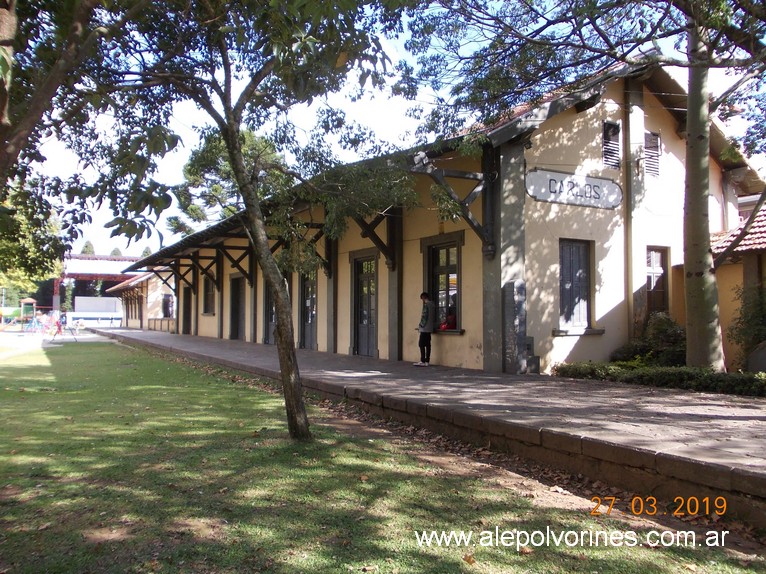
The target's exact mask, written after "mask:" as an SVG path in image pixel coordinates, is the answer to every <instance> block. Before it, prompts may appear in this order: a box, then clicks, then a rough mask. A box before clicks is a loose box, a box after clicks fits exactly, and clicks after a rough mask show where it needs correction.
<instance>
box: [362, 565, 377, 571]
mask: <svg viewBox="0 0 766 574" xmlns="http://www.w3.org/2000/svg"><path fill="white" fill-rule="evenodd" d="M377 569H378V567H377V566H362V572H375V570H377Z"/></svg>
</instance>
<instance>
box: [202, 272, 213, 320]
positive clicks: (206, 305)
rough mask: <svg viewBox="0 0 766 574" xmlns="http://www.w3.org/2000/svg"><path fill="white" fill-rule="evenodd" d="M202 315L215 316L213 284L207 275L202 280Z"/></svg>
mask: <svg viewBox="0 0 766 574" xmlns="http://www.w3.org/2000/svg"><path fill="white" fill-rule="evenodd" d="M202 313H203V314H204V315H215V283H213V280H212V279H211V278H210V277H208V276H207V275H205V276H204V277H203V278H202Z"/></svg>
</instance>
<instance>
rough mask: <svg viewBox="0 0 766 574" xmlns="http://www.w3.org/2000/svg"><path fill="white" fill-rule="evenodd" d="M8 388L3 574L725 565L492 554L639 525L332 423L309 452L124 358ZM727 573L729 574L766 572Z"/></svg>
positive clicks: (275, 428)
mask: <svg viewBox="0 0 766 574" xmlns="http://www.w3.org/2000/svg"><path fill="white" fill-rule="evenodd" d="M0 389H2V390H0V393H1V394H0V416H2V418H3V421H4V423H3V432H2V435H0V571H7V572H9V574H10V573H16V572H30V573H31V572H35V573H37V572H60V573H71V572H216V573H222V572H279V573H294V572H307V573H308V572H311V573H313V572H348V571H357V572H359V571H374V572H401V573H404V572H423V573H437V572H438V573H445V572H476V571H480V572H562V573H563V572H587V573H590V572H594V571H598V572H602V573H603V572H620V573H631V572H636V573H640V572H658V573H663V572H668V573H669V572H677V571H679V570H680V569H682V568H683V565H684V564H691V565H695V567H697V565H698V566H700V567H702V566H703V565H705V566H706V565H707V564H708V562H709V560H710V559H711V554H710V553H708V552H704V553H703V552H700V551H699V550H698V549H693V550H687V549H678V548H676V549H668V550H661V551H660V550H648V549H644V548H612V547H609V548H605V547H603V546H602V547H599V548H583V547H581V546H575V547H567V546H566V545H560V546H558V547H556V546H540V547H531V545H530V547H528V550H531V552H527V551H523V552H519V551H517V548H516V547H515V546H513V545H512V546H511V547H503V546H497V545H495V546H489V547H481V546H480V545H478V543H479V540H478V538H479V535H480V533H481V532H492V531H494V529H495V527H498V529H499V530H500V531H503V530H513V529H517V530H520V531H527V532H532V531H534V530H540V531H543V532H544V531H546V529H548V528H549V529H550V530H552V531H554V532H563V531H569V530H573V531H577V532H580V531H591V530H592V531H597V530H604V529H605V528H608V527H610V528H612V529H614V528H617V529H619V528H624V526H620V525H616V524H611V525H609V526H607V525H605V524H604V523H603V522H592V521H589V520H588V517H585V516H582V514H580V513H573V512H567V511H563V510H556V509H552V510H542V509H539V508H532V506H531V504H530V502H529V500H527V499H524V498H521V497H519V496H517V495H516V494H514V493H513V492H511V491H509V490H507V489H503V488H500V487H498V486H497V485H495V484H493V483H492V482H491V481H482V480H480V479H477V478H472V477H465V476H454V475H443V474H442V473H440V472H439V471H438V469H436V468H434V467H431V466H429V465H428V464H425V463H422V462H419V461H418V460H417V459H416V458H414V457H410V456H407V455H406V454H402V453H398V452H396V450H395V449H392V448H391V445H390V444H388V443H387V442H386V441H382V440H374V441H372V440H368V439H364V438H352V437H349V436H346V435H342V434H338V433H336V432H334V431H332V430H330V429H327V428H322V427H319V426H316V425H315V428H314V432H315V435H316V439H315V440H314V441H312V442H310V443H294V442H292V441H291V440H290V439H289V438H288V436H287V433H286V428H285V424H284V411H283V405H282V403H281V401H280V400H279V399H278V398H276V397H274V396H273V395H270V394H267V393H264V392H262V391H260V390H258V389H257V388H255V386H254V385H253V384H249V383H248V382H247V381H246V380H239V381H232V380H230V379H228V378H227V377H225V376H223V375H217V374H216V372H215V371H211V372H209V373H203V372H201V371H200V370H199V369H193V368H190V367H189V366H188V365H185V364H183V363H180V362H172V361H170V362H169V361H166V360H162V359H160V358H157V357H155V356H152V355H149V354H146V353H144V352H139V351H134V350H130V349H127V348H124V347H118V346H112V345H110V346H103V345H65V346H64V347H62V348H59V349H52V350H50V351H48V352H46V353H45V354H44V355H43V354H42V353H39V354H38V355H34V354H33V355H29V356H26V357H25V358H23V359H18V358H17V359H16V361H14V362H13V363H10V364H5V365H3V370H2V374H0ZM442 530H444V531H451V530H463V531H470V532H472V533H473V535H474V536H475V537H476V538H475V539H474V540H473V543H474V544H475V546H470V547H466V546H465V545H453V546H451V547H437V546H435V545H432V546H431V547H423V546H419V545H418V543H417V540H416V536H415V533H416V532H423V531H426V532H430V531H437V532H438V531H442ZM467 555H470V557H468V556H467ZM472 559H473V560H476V561H477V562H476V564H474V565H470V564H469V563H468V562H469V561H470V560H472ZM715 559H716V560H724V562H721V563H722V564H723V563H726V568H727V569H726V570H722V571H726V572H729V571H731V572H737V571H743V572H744V571H753V570H752V568H749V569H747V570H741V569H739V567H738V565H737V563H736V562H733V561H728V562H726V560H725V559H723V558H722V557H721V556H716V558H715ZM466 560H468V561H466ZM365 568H366V569H367V570H364V569H365Z"/></svg>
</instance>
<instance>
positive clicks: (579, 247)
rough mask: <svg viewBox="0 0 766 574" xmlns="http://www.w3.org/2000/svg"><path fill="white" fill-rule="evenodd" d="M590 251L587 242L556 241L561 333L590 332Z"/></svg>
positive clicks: (589, 245)
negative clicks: (573, 331)
mask: <svg viewBox="0 0 766 574" xmlns="http://www.w3.org/2000/svg"><path fill="white" fill-rule="evenodd" d="M590 248H591V243H590V242H588V241H576V240H572V239H561V240H560V241H559V265H560V277H559V293H560V298H561V300H560V313H559V326H560V328H561V329H562V330H570V329H588V328H590V317H591V281H590V275H591V273H590Z"/></svg>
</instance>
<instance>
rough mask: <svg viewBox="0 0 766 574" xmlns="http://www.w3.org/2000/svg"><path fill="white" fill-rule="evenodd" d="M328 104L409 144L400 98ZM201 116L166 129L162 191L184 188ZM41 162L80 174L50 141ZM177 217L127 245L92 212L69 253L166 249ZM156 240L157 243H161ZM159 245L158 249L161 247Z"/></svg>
mask: <svg viewBox="0 0 766 574" xmlns="http://www.w3.org/2000/svg"><path fill="white" fill-rule="evenodd" d="M330 102H331V103H333V104H337V105H342V107H343V109H344V110H345V111H346V114H347V116H348V117H349V118H350V119H352V120H355V121H357V122H359V123H361V124H363V125H365V126H367V127H369V128H371V129H372V130H374V131H375V133H377V134H378V137H379V138H380V139H382V140H384V141H386V142H389V143H393V144H396V145H399V146H401V147H406V146H409V145H411V144H412V142H413V141H414V135H413V134H414V132H415V130H416V128H417V122H416V121H415V120H414V119H410V118H408V117H407V110H408V109H409V108H411V107H412V106H413V105H414V103H413V102H411V101H407V100H405V99H404V98H400V97H395V98H389V97H386V96H384V95H382V94H378V95H374V96H373V95H372V94H371V95H369V96H368V97H365V98H363V99H362V100H360V101H357V102H350V101H348V100H347V99H346V98H345V96H342V95H337V96H334V97H332V98H331V100H330ZM206 117H207V116H206V115H205V114H204V113H202V112H199V111H198V110H197V109H196V107H195V106H194V104H192V103H191V102H185V103H183V104H180V105H178V106H177V107H176V110H175V112H174V114H173V117H172V119H171V121H170V124H169V127H170V129H171V130H173V131H174V132H175V133H177V134H178V135H179V136H180V137H181V144H180V145H179V146H178V147H177V148H176V149H175V150H174V151H173V152H171V153H169V154H168V155H167V156H165V157H164V158H162V160H160V162H159V169H158V172H157V173H156V174H155V179H156V180H157V181H159V182H161V183H164V184H167V185H175V184H179V183H182V182H183V167H184V164H185V163H186V161H187V160H188V158H189V154H190V153H191V151H192V150H193V149H194V148H195V146H196V145H197V143H198V142H199V139H198V136H197V133H196V132H195V129H194V128H195V127H198V126H200V125H203V124H204V123H207V121H206ZM290 118H291V119H292V121H293V122H295V123H296V124H297V125H299V126H302V127H303V128H305V129H306V130H307V131H308V130H310V129H311V127H312V126H313V125H314V121H315V106H311V107H310V106H306V105H302V106H297V107H295V108H294V109H293V110H291V112H290ZM42 153H43V156H45V157H46V158H47V161H46V162H45V164H44V165H43V166H42V167H41V170H42V171H43V172H44V173H47V174H50V175H58V176H61V177H66V176H69V175H72V174H73V173H75V172H76V171H77V170H79V169H80V166H79V165H78V161H77V158H76V156H74V155H73V154H72V153H71V152H68V151H67V150H66V149H65V148H64V147H63V145H62V144H60V143H59V142H57V141H55V140H51V141H48V142H46V143H45V144H44V146H43V148H42ZM341 158H342V160H343V161H347V162H351V161H355V160H356V159H358V158H355V157H353V156H352V155H350V154H346V155H341ZM173 213H177V211H176V210H174V208H173V207H171V208H170V209H168V210H166V212H165V213H164V214H163V217H162V218H161V220H160V222H159V223H158V225H157V227H156V228H157V231H158V232H159V233H157V232H153V233H152V235H151V236H150V237H144V238H141V239H139V240H137V241H133V242H130V243H129V242H128V241H127V239H126V238H124V237H121V236H120V237H110V234H111V229H108V228H105V227H104V225H105V224H106V223H108V222H109V221H110V220H111V219H112V217H113V216H112V215H111V212H110V211H109V210H108V209H106V208H104V209H102V210H100V211H93V212H91V216H92V218H93V221H92V223H91V224H89V225H87V226H85V227H84V228H83V237H82V238H80V239H79V240H78V241H77V242H75V244H74V246H73V248H72V253H80V252H81V251H82V248H83V245H84V244H85V242H86V241H90V242H91V243H92V244H93V246H94V248H95V251H96V253H97V254H98V255H109V254H110V253H111V252H112V250H114V249H115V248H118V249H119V250H120V251H121V253H122V255H131V256H139V255H141V253H142V252H143V251H144V250H145V249H146V247H149V248H150V249H151V250H152V252H155V251H157V250H159V249H160V247H162V246H168V245H171V244H173V243H174V242H176V241H178V240H179V239H180V236H174V235H172V234H171V233H170V231H168V229H167V226H166V224H165V219H166V217H167V216H168V215H172V214H173ZM160 234H161V235H162V238H160ZM161 242H162V243H161Z"/></svg>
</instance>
